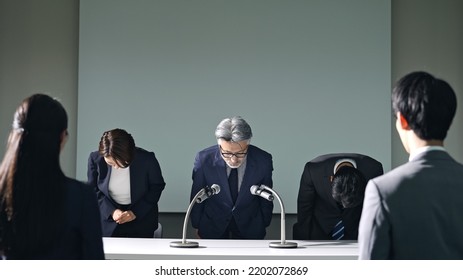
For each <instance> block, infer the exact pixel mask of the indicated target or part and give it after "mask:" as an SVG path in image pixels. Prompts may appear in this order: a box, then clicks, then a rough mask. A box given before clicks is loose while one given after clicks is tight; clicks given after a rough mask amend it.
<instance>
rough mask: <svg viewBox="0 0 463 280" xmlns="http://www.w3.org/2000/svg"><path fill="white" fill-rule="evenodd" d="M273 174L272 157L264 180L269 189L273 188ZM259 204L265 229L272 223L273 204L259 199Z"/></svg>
mask: <svg viewBox="0 0 463 280" xmlns="http://www.w3.org/2000/svg"><path fill="white" fill-rule="evenodd" d="M272 172H273V160H272V156H270V157H269V159H268V160H267V164H266V165H265V169H264V179H263V184H264V185H266V186H267V187H269V188H273V180H272ZM259 202H260V204H261V211H262V217H263V221H264V225H265V227H268V226H269V225H270V222H271V221H272V213H273V202H271V201H268V200H266V199H259Z"/></svg>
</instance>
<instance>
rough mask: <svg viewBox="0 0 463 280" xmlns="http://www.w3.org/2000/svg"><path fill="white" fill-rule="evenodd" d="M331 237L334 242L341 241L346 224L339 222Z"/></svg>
mask: <svg viewBox="0 0 463 280" xmlns="http://www.w3.org/2000/svg"><path fill="white" fill-rule="evenodd" d="M331 237H332V238H333V239H334V240H341V239H342V238H343V237H344V223H343V222H342V220H339V222H338V223H337V224H336V225H335V226H334V228H333V234H331Z"/></svg>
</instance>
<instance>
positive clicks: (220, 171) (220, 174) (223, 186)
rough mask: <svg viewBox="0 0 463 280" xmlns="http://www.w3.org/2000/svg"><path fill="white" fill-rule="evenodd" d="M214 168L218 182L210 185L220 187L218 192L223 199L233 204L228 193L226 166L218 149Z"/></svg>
mask: <svg viewBox="0 0 463 280" xmlns="http://www.w3.org/2000/svg"><path fill="white" fill-rule="evenodd" d="M214 166H216V167H217V168H215V170H216V172H217V178H219V182H212V183H213V184H218V185H219V186H220V192H221V193H223V196H224V197H227V202H228V203H230V204H233V202H232V197H231V193H230V186H229V185H228V175H227V164H226V163H225V161H224V160H223V158H222V156H221V155H220V151H219V149H218V148H217V150H216V153H215V156H214ZM238 197H239V196H238Z"/></svg>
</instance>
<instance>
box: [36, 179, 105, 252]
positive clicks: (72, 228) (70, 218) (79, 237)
mask: <svg viewBox="0 0 463 280" xmlns="http://www.w3.org/2000/svg"><path fill="white" fill-rule="evenodd" d="M65 187H66V202H65V205H66V206H65V211H66V212H67V213H66V215H65V217H66V223H65V224H64V226H65V227H64V231H63V234H62V235H61V237H60V238H59V239H58V240H57V241H56V243H55V244H54V246H52V247H51V248H50V250H49V251H48V252H39V254H38V255H37V256H35V257H34V258H36V259H48V260H64V259H68V260H79V259H87V260H98V259H104V252H103V240H102V235H101V226H100V213H99V211H98V205H97V201H96V198H95V193H94V192H93V190H92V188H91V187H90V186H88V185H86V184H83V183H81V182H78V181H76V180H74V179H70V178H66V183H65Z"/></svg>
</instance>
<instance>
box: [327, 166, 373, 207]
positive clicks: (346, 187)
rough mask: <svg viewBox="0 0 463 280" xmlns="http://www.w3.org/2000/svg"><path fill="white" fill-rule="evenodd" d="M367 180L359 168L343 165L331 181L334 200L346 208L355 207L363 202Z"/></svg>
mask: <svg viewBox="0 0 463 280" xmlns="http://www.w3.org/2000/svg"><path fill="white" fill-rule="evenodd" d="M366 185H367V181H366V179H365V177H364V176H363V174H362V172H360V171H359V170H358V169H357V168H354V167H351V166H343V167H341V168H339V169H338V171H337V172H336V174H334V176H333V181H332V182H331V187H332V195H333V198H334V200H336V201H337V202H339V203H340V204H342V206H343V207H344V208H353V207H355V206H358V205H360V204H362V203H363V198H364V196H365V187H366Z"/></svg>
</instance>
